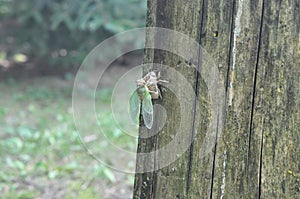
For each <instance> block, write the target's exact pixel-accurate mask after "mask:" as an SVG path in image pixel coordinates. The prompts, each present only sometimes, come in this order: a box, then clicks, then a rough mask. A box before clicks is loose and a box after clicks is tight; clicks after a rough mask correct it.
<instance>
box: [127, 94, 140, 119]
mask: <svg viewBox="0 0 300 199" xmlns="http://www.w3.org/2000/svg"><path fill="white" fill-rule="evenodd" d="M140 108H141V100H140V97H139V95H138V93H137V90H135V91H134V92H133V93H132V95H131V97H130V100H129V114H130V119H131V121H132V123H134V124H136V123H138V120H139V115H140Z"/></svg>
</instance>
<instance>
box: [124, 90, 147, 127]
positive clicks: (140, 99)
mask: <svg viewBox="0 0 300 199" xmlns="http://www.w3.org/2000/svg"><path fill="white" fill-rule="evenodd" d="M141 105H142V116H143V119H144V123H145V126H146V127H147V128H148V129H151V127H152V124H153V104H152V98H151V94H150V92H149V90H148V88H147V86H141V87H139V88H137V89H136V90H135V91H134V92H133V94H132V95H131V97H130V101H129V110H130V117H131V120H132V122H133V123H137V122H138V119H139V115H140V110H141Z"/></svg>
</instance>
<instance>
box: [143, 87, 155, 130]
mask: <svg viewBox="0 0 300 199" xmlns="http://www.w3.org/2000/svg"><path fill="white" fill-rule="evenodd" d="M142 115H143V119H144V123H145V125H146V127H147V128H148V129H151V127H152V124H153V105H152V101H151V95H150V93H149V92H146V94H145V97H144V99H143V101H142Z"/></svg>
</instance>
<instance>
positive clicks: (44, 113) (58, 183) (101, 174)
mask: <svg viewBox="0 0 300 199" xmlns="http://www.w3.org/2000/svg"><path fill="white" fill-rule="evenodd" d="M50 81H51V82H56V83H57V82H58V80H57V79H56V78H54V79H48V80H47V81H46V80H45V79H41V80H38V81H34V82H35V83H33V82H31V81H30V80H23V81H21V80H20V81H14V80H13V79H10V80H6V81H5V82H2V83H0V90H1V99H0V104H1V106H0V198H1V199H2V198H3V199H24V198H47V197H43V196H44V195H43V194H45V192H47V191H50V193H53V194H54V193H57V192H58V189H57V187H59V190H63V191H62V193H63V196H64V197H62V196H61V197H58V198H65V199H68V198H83V199H84V198H87V199H93V198H95V199H98V198H103V197H102V195H105V194H106V193H105V192H106V190H105V189H99V187H102V186H104V185H105V187H108V186H112V185H114V186H116V184H119V183H120V182H122V184H124V185H125V186H123V188H124V187H129V188H128V189H131V188H130V187H132V185H133V177H134V176H132V175H130V174H120V173H118V172H115V171H113V170H111V169H110V168H108V167H106V166H104V165H103V164H100V163H99V162H97V161H96V160H94V159H93V158H92V157H91V156H89V155H88V154H87V153H86V152H85V151H84V148H83V146H82V143H81V141H80V139H79V134H78V132H77V129H76V127H75V124H74V120H73V115H72V110H71V105H72V104H71V96H72V81H70V82H69V83H66V84H63V85H61V86H60V84H62V82H61V83H60V84H58V85H56V86H52V87H51V86H50V84H49V83H47V82H50ZM82 94H83V95H84V93H82ZM111 94H112V90H111V89H108V88H107V89H101V90H98V91H97V92H96V96H97V99H98V103H99V104H100V105H101V107H100V108H101V110H105V109H107V108H108V107H110V100H109V99H110V98H111ZM8 99H9V100H8ZM82 103H83V104H84V103H85V101H83V102H82ZM124 103H126V102H124ZM125 118H126V117H124V122H126V119H125ZM99 120H101V125H102V126H101V128H102V129H103V131H104V132H105V133H106V134H107V139H105V140H94V142H96V143H98V144H96V146H97V149H98V151H99V153H103V152H106V151H109V150H110V149H109V147H108V145H109V143H110V142H112V143H117V144H118V146H124V148H125V149H128V150H130V151H135V149H136V144H137V143H136V142H130V139H129V138H128V136H127V135H126V134H125V133H124V132H122V131H121V130H120V129H119V128H118V127H117V126H116V125H115V121H114V118H113V116H112V113H106V112H104V114H102V115H100V114H99ZM86 124H87V127H88V128H87V129H86V130H87V131H86V132H85V133H81V134H80V135H81V136H82V138H83V139H85V138H88V137H92V138H93V137H94V138H95V137H97V136H98V135H99V134H98V133H99V132H98V131H95V129H94V128H93V125H92V120H86ZM96 135H97V136H96ZM100 143H102V144H100ZM111 158H112V159H113V158H115V157H113V156H112V157H111ZM124 177H125V179H123V178H124ZM50 198H52V197H50ZM53 198H55V197H53Z"/></svg>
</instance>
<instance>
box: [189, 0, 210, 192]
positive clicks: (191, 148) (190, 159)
mask: <svg viewBox="0 0 300 199" xmlns="http://www.w3.org/2000/svg"><path fill="white" fill-rule="evenodd" d="M204 13H205V0H202V7H201V16H200V26H199V33H198V34H199V35H198V39H199V44H200V46H201V43H202V42H201V36H202V28H203V23H204ZM200 63H201V49H199V51H198V65H197V66H196V67H197V70H196V71H195V72H196V82H195V95H196V97H195V100H194V104H193V110H194V113H193V117H192V129H191V135H190V136H191V137H190V139H191V140H190V142H191V146H190V149H189V160H188V168H187V181H186V195H187V196H188V195H189V191H190V186H191V175H192V174H191V172H192V165H193V154H194V142H193V138H194V136H195V122H196V121H195V119H196V114H197V112H196V110H197V109H196V107H197V98H198V96H199V88H200V86H199V83H200V81H199V79H200V73H199V72H198V71H199V69H200V65H201V64H200Z"/></svg>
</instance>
